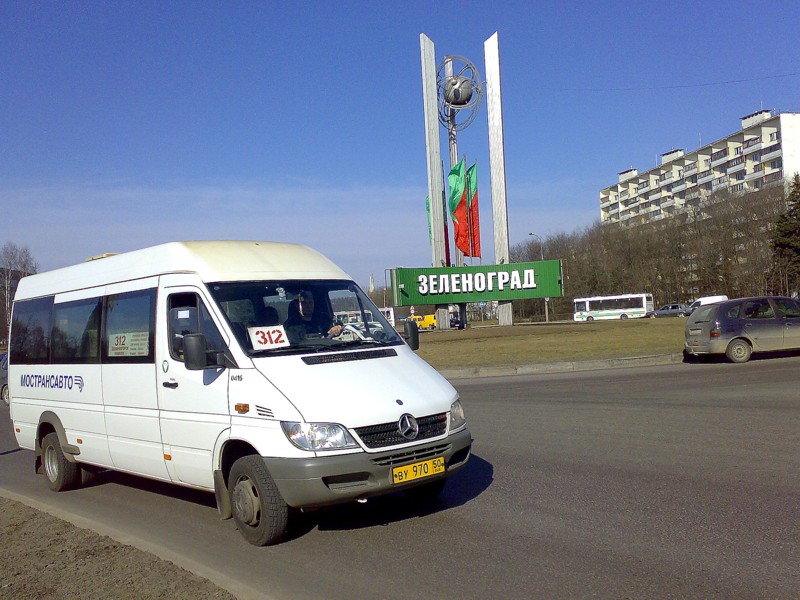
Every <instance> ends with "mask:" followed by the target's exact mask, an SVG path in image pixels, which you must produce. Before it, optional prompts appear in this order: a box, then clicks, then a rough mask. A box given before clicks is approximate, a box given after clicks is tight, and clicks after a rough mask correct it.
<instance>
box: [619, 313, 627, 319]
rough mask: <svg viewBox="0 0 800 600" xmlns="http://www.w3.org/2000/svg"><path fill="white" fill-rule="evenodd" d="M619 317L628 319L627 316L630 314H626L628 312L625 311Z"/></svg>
mask: <svg viewBox="0 0 800 600" xmlns="http://www.w3.org/2000/svg"><path fill="white" fill-rule="evenodd" d="M619 318H620V319H622V320H623V321H624V320H625V319H627V318H628V315H626V314H624V313H623V314H621V315H620V316H619Z"/></svg>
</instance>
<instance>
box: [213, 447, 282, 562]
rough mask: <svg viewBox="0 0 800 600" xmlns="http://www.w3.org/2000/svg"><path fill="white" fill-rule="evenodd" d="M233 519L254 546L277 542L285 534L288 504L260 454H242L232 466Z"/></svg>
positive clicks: (229, 482) (245, 537)
mask: <svg viewBox="0 0 800 600" xmlns="http://www.w3.org/2000/svg"><path fill="white" fill-rule="evenodd" d="M228 489H229V490H230V492H229V493H230V498H231V510H232V512H233V520H234V522H235V523H236V526H237V527H238V528H239V531H240V532H241V534H242V536H243V537H244V539H246V540H247V541H248V542H250V543H251V544H253V545H254V546H266V545H268V544H274V543H276V542H278V541H280V539H281V538H282V537H283V536H284V535H285V534H286V530H287V527H288V521H289V507H288V506H287V505H286V502H284V501H283V498H282V497H281V494H280V492H279V491H278V488H277V486H276V485H275V482H274V481H273V480H272V477H270V474H269V472H268V471H267V466H266V465H265V464H264V461H263V460H262V459H261V457H258V456H243V457H242V458H240V459H239V460H237V461H236V462H235V463H233V467H232V468H231V474H230V478H229V481H228Z"/></svg>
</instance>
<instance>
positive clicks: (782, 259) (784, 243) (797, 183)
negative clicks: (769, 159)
mask: <svg viewBox="0 0 800 600" xmlns="http://www.w3.org/2000/svg"><path fill="white" fill-rule="evenodd" d="M772 249H773V252H774V253H775V258H776V262H777V263H778V265H779V267H780V269H781V270H782V271H783V279H784V283H785V284H786V286H787V287H786V289H787V291H788V292H789V293H790V294H792V293H794V294H796V293H797V292H798V291H800V175H797V174H795V176H794V181H792V189H791V191H790V192H789V196H788V197H787V198H786V211H785V212H784V213H783V214H781V215H780V216H779V217H778V219H777V220H776V221H775V229H774V231H773V234H772Z"/></svg>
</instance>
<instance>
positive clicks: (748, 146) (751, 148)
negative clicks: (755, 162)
mask: <svg viewBox="0 0 800 600" xmlns="http://www.w3.org/2000/svg"><path fill="white" fill-rule="evenodd" d="M761 146H762V144H761V138H755V139H752V140H747V141H746V142H745V143H744V146H743V148H744V154H745V155H747V154H752V153H753V152H756V151H758V150H761Z"/></svg>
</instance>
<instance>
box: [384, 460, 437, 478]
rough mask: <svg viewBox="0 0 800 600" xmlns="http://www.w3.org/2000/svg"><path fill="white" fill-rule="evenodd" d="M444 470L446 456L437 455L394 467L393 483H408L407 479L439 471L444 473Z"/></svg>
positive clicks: (434, 473) (428, 475) (427, 475)
mask: <svg viewBox="0 0 800 600" xmlns="http://www.w3.org/2000/svg"><path fill="white" fill-rule="evenodd" d="M444 471H445V466H444V457H443V456H437V457H436V458H432V459H430V460H423V461H422V462H418V463H413V464H410V465H404V466H402V467H395V468H394V469H392V481H393V483H406V482H407V481H414V480H415V479H422V478H423V477H430V476H431V475H436V474H437V473H444Z"/></svg>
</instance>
